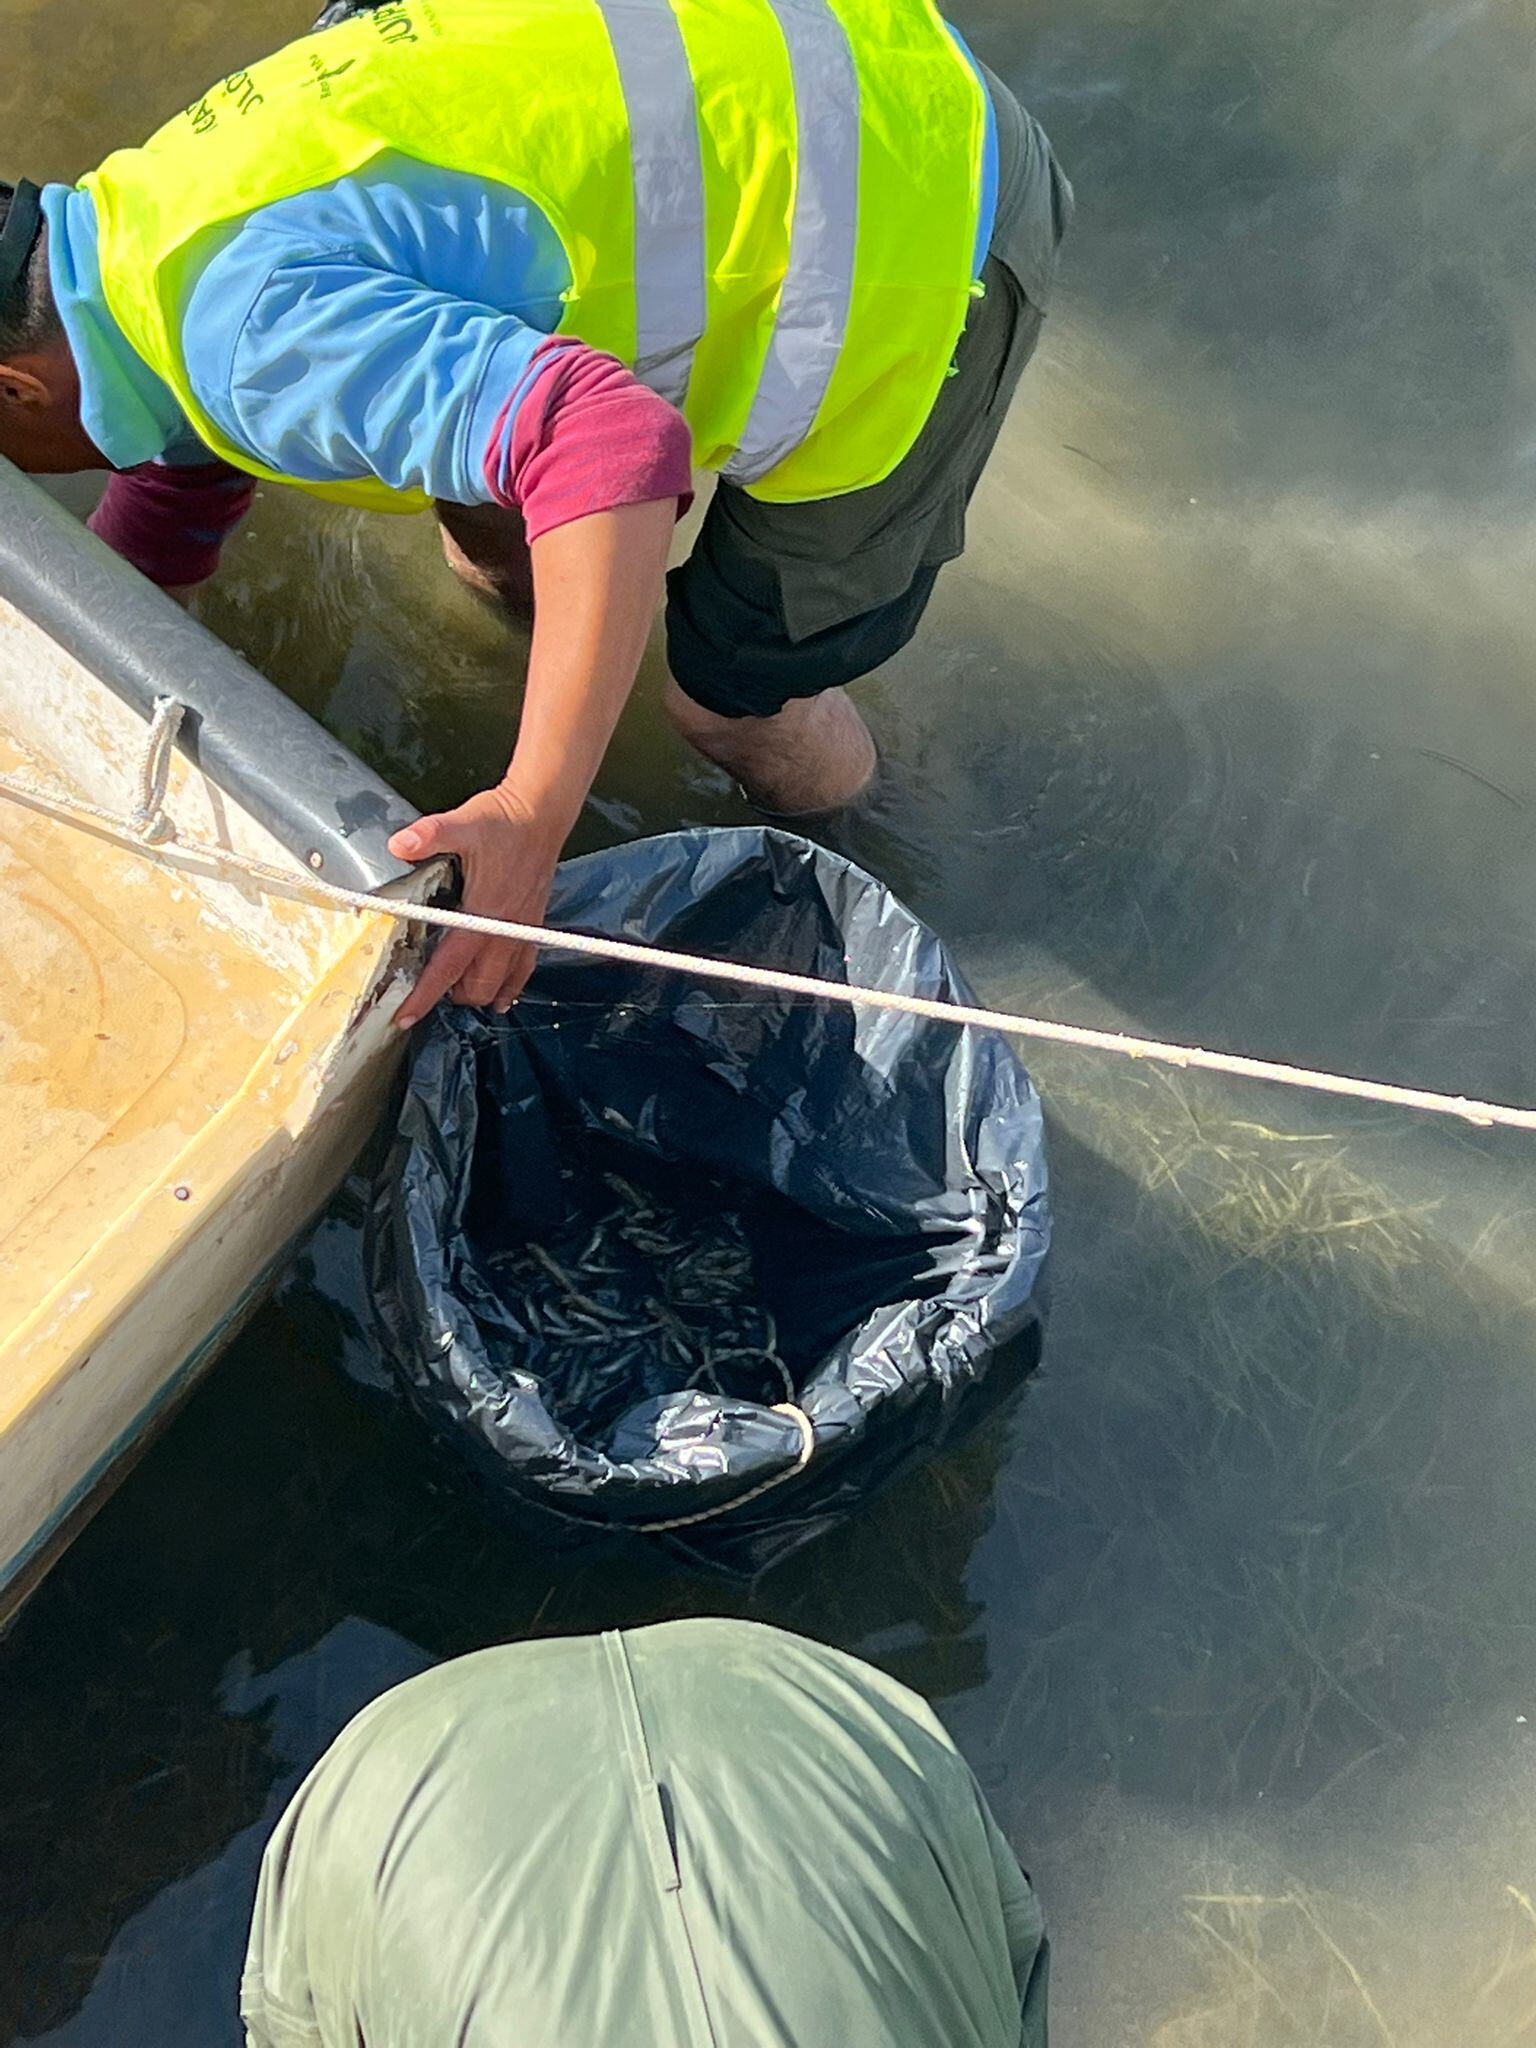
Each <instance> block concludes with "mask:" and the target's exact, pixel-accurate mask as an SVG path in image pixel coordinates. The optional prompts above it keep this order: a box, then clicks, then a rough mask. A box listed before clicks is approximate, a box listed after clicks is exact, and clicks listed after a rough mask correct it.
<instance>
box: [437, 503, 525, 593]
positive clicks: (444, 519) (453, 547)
mask: <svg viewBox="0 0 1536 2048" xmlns="http://www.w3.org/2000/svg"><path fill="white" fill-rule="evenodd" d="M437 523H438V530H439V532H440V534H441V536H442V543H443V560H444V561H445V562H446V563H447V564H448V566H449V568H450V569H451V570H452V571H453V573H454V575H455V576H457V577H458V579H459V581H460V582H461V583H462V584H463V585H464V586H465V588H466V589H467V590H472V591H473V592H474V594H475V595H476V596H477V597H480V598H484V599H485V601H486V602H487V603H488V604H495V605H500V606H502V607H504V608H505V609H506V610H508V611H511V612H515V613H516V614H517V615H518V616H519V617H520V618H522V617H527V616H528V615H529V614H531V612H532V609H533V563H532V560H531V558H530V556H529V553H528V541H527V536H526V533H525V531H524V527H523V522H522V518H521V516H520V515H519V514H518V513H516V512H513V511H510V510H507V509H504V508H503V507H501V506H499V505H439V506H438V507H437Z"/></svg>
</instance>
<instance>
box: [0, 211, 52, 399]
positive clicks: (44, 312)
mask: <svg viewBox="0 0 1536 2048" xmlns="http://www.w3.org/2000/svg"><path fill="white" fill-rule="evenodd" d="M15 196H16V187H15V186H14V185H0V228H3V227H4V226H5V223H6V221H7V219H8V218H9V216H10V211H11V201H12V199H13V198H14V197H15ZM60 329H61V323H60V320H59V309H58V307H57V306H56V305H55V304H54V302H53V286H52V284H51V283H50V281H49V277H48V236H47V232H46V230H45V231H44V233H42V234H41V235H39V236H38V238H37V247H36V248H35V249H34V250H33V251H32V259H31V261H30V262H29V263H28V265H27V267H26V269H25V270H24V271H23V272H22V274H21V276H20V277H19V278H18V279H17V281H16V284H15V287H14V288H13V289H12V290H11V291H9V292H8V293H7V294H6V295H5V297H4V298H3V299H0V360H8V359H9V358H10V357H11V356H16V355H25V354H26V353H27V352H28V351H29V350H30V349H38V348H42V347H44V346H45V345H46V344H47V343H48V342H50V341H52V340H53V338H54V337H55V335H57V334H58V333H59V332H60Z"/></svg>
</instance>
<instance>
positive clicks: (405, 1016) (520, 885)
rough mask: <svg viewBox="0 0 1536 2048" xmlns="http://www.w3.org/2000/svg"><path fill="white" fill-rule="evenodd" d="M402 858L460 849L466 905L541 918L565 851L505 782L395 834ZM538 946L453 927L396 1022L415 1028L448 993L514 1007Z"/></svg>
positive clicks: (392, 845)
mask: <svg viewBox="0 0 1536 2048" xmlns="http://www.w3.org/2000/svg"><path fill="white" fill-rule="evenodd" d="M389 850H390V852H391V853H392V854H393V855H394V856H395V858H396V860H411V861H418V860H432V859H434V858H435V857H436V856H438V855H440V854H449V853H451V854H457V855H458V858H459V860H460V861H461V862H462V864H463V868H464V903H463V907H464V909H465V910H468V911H472V912H474V913H475V915H477V916H479V917H503V918H508V919H510V920H511V921H512V922H513V923H514V924H541V923H542V922H543V920H544V912H545V910H546V909H547V907H548V904H549V891H550V884H551V883H552V882H553V880H554V873H555V865H556V862H557V861H558V860H559V858H560V841H559V838H558V837H552V835H551V834H550V833H549V832H548V831H546V830H545V829H544V828H543V827H542V826H541V825H540V823H539V821H538V820H537V819H536V818H534V817H532V816H531V815H530V814H529V812H528V810H527V807H526V806H525V805H523V804H522V803H520V802H519V800H518V799H517V798H516V797H515V796H513V795H512V794H511V793H510V792H509V791H508V790H506V789H487V790H482V791H481V793H480V794H479V795H478V796H472V797H471V798H470V800H469V802H468V803H467V804H460V805H459V807H458V809H457V810H456V811H443V812H440V813H439V814H438V815H437V816H436V817H432V818H422V819H419V820H418V822H417V823H416V824H414V825H408V826H407V827H406V828H405V830H404V831H403V832H397V833H396V834H395V836H394V837H393V839H391V840H390V842H389ZM535 957H536V956H535V953H534V949H533V947H532V946H520V945H517V944H515V943H514V942H513V941H511V940H509V939H487V938H481V937H479V936H478V935H477V934H476V933H474V932H449V933H448V935H447V936H446V938H444V939H443V940H442V941H441V942H440V943H439V945H438V948H437V951H436V952H435V953H434V954H433V955H432V958H431V959H430V960H429V961H428V963H427V966H426V969H425V971H424V972H423V974H422V977H421V979H420V981H418V982H417V984H416V986H415V988H414V989H413V990H412V991H411V993H410V995H408V996H407V997H406V999H405V1002H404V1004H403V1005H402V1007H401V1009H400V1013H399V1015H398V1016H397V1017H396V1019H395V1022H396V1023H397V1024H398V1025H399V1027H400V1029H401V1030H402V1031H408V1030H409V1029H410V1028H411V1026H412V1025H413V1024H416V1023H418V1022H419V1021H420V1020H421V1019H422V1018H423V1017H425V1016H426V1014H427V1012H428V1011H429V1010H430V1009H432V1007H433V1006H434V1005H435V1004H436V1003H437V1001H438V999H439V998H440V997H442V996H445V995H452V997H453V999H454V1001H455V1002H457V1003H472V1004H476V1005H482V1004H485V1005H489V1006H490V1007H492V1008H493V1009H495V1010H496V1011H497V1012H498V1013H500V1014H503V1015H504V1014H505V1013H506V1012H507V1011H508V1010H510V1009H511V1007H512V1005H513V1004H514V1003H515V1002H516V1000H517V998H518V997H519V996H520V995H521V994H522V990H523V984H524V982H526V981H527V979H528V977H529V975H530V974H531V973H532V972H533V963H534V959H535Z"/></svg>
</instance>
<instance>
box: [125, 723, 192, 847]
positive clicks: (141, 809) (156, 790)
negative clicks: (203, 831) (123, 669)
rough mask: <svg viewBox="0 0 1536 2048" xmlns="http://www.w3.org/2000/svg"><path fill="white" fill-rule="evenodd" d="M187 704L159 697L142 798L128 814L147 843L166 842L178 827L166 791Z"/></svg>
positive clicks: (144, 768) (141, 783)
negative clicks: (168, 810) (169, 814)
mask: <svg viewBox="0 0 1536 2048" xmlns="http://www.w3.org/2000/svg"><path fill="white" fill-rule="evenodd" d="M186 715H187V707H186V705H185V704H183V703H182V702H181V701H180V700H179V699H178V698H175V697H157V698H156V699H155V710H154V716H153V717H152V718H151V719H150V722H149V736H148V738H147V739H146V741H145V743H144V758H143V760H142V761H141V762H140V763H139V800H138V802H137V803H136V804H135V805H134V807H133V809H132V811H130V812H129V814H128V826H129V829H130V831H132V832H133V833H135V834H136V836H137V837H138V838H140V839H141V840H143V842H144V844H145V845H146V846H162V845H164V843H165V841H166V840H168V839H174V838H175V836H176V827H175V825H174V824H173V823H172V822H171V820H170V818H169V817H168V816H167V815H166V809H165V793H166V790H167V789H168V788H169V787H170V780H171V752H172V749H173V748H174V747H175V745H176V735H177V734H178V733H179V732H180V731H181V721H182V720H183V718H185V717H186Z"/></svg>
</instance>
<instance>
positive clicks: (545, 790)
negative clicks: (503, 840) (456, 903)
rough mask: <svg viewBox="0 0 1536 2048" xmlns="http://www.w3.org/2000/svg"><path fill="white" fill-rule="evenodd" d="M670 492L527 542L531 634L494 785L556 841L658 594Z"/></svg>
mask: <svg viewBox="0 0 1536 2048" xmlns="http://www.w3.org/2000/svg"><path fill="white" fill-rule="evenodd" d="M676 517H677V505H676V501H675V500H673V499H671V498H667V499H664V500H661V501H658V502H656V503H653V504H647V505H623V506H620V507H619V508H618V509H617V510H615V511H611V512H598V513H594V514H592V515H591V516H590V517H588V518H585V519H577V520H573V521H571V522H570V524H568V525H565V526H558V527H555V528H554V529H553V530H552V531H551V532H549V533H546V534H544V535H542V536H541V537H540V538H539V539H538V540H536V541H535V542H534V543H533V547H532V550H531V553H532V559H533V590H534V631H533V649H532V653H531V655H530V657H529V662H528V682H527V687H526V691H525V694H524V698H523V716H522V724H521V727H520V730H519V734H518V741H517V750H516V752H515V753H514V754H513V757H512V763H511V766H510V767H509V768H508V770H507V773H506V776H505V777H504V779H503V783H502V787H503V789H504V790H505V791H506V792H507V794H508V795H510V796H511V797H513V798H514V800H515V801H516V803H517V804H518V806H519V808H520V809H521V810H522V811H523V812H524V813H525V815H526V816H527V817H528V818H529V819H530V820H531V821H536V823H537V827H538V828H539V829H541V830H543V831H547V833H548V834H549V837H550V841H551V844H552V846H553V847H554V848H556V849H558V847H559V846H560V845H561V844H563V842H564V840H565V838H566V836H567V834H568V833H569V832H570V830H571V828H572V826H573V825H574V824H575V823H576V820H577V818H578V817H579V816H580V814H581V807H582V805H583V804H584V803H585V801H586V798H587V793H588V791H589V790H590V789H591V787H592V783H593V781H594V779H595V777H596V775H597V771H598V768H599V767H600V766H601V764H602V759H603V755H604V754H605V752H606V751H607V748H608V742H609V741H610V739H611V738H612V737H613V731H614V727H615V726H616V725H617V724H618V721H619V716H620V714H621V712H622V711H623V709H624V705H625V703H626V702H627V700H628V697H629V693H630V691H631V689H632V688H633V686H634V681H635V676H636V673H637V672H638V670H639V667H640V660H641V656H642V655H643V654H644V652H645V644H646V640H647V638H648V636H649V634H650V630H651V624H652V621H653V620H654V618H655V616H656V611H657V607H658V606H659V604H660V602H661V595H662V590H663V587H664V583H663V579H664V577H665V574H666V564H667V550H668V548H669V546H670V544H671V540H672V530H673V526H674V524H675V521H676Z"/></svg>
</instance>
